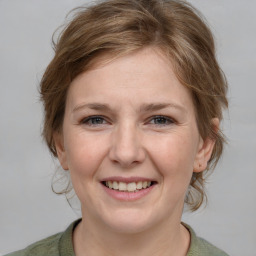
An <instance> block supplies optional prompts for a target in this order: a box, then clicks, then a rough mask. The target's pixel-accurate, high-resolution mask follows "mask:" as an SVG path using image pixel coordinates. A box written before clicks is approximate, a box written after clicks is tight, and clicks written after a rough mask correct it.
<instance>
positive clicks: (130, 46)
mask: <svg viewBox="0 0 256 256" xmlns="http://www.w3.org/2000/svg"><path fill="white" fill-rule="evenodd" d="M148 47H152V48H154V49H158V51H159V52H161V53H162V54H163V55H164V56H165V57H166V58H167V59H169V60H170V62H171V63H172V68H173V71H174V73H175V75H176V77H177V79H178V80H179V82H180V83H181V84H182V85H183V86H184V87H186V88H187V89H188V90H189V92H190V93H191V97H192V100H193V104H194V109H195V118H196V123H197V128H198V131H199V134H200V136H201V137H202V139H207V138H211V139H212V140H214V142H215V145H214V148H213V151H212V154H211V157H210V159H209V161H208V163H207V166H205V168H204V170H202V171H201V170H200V171H198V170H195V172H194V174H193V176H192V178H191V181H190V185H189V190H188V193H187V197H186V201H185V202H186V203H187V204H188V205H189V206H190V207H191V209H192V210H196V209H198V208H199V207H200V205H201V204H202V202H203V200H204V198H205V191H204V183H205V175H206V173H207V172H208V171H209V170H211V169H213V168H214V167H215V165H216V163H217V162H218V160H219V158H220V156H221V154H222V150H223V143H224V137H223V135H222V133H221V130H220V129H219V128H218V127H217V126H216V125H215V123H214V122H213V120H216V119H218V120H219V121H221V120H222V110H223V107H227V105H228V103H227V98H226V91H227V83H226V80H225V77H224V75H223V73H222V71H221V69H220V67H219V65H218V63H217V61H216V56H215V46H214V40H213V36H212V34H211V31H210V30H209V28H208V27H207V25H206V23H205V21H204V19H203V18H202V16H201V15H200V14H199V13H198V11H197V10H195V9H194V8H193V7H192V6H191V5H189V4H188V3H187V2H184V1H175V0H169V1H168V0H108V1H102V2H100V3H98V4H96V5H92V6H91V7H89V8H81V9H78V10H77V12H76V14H75V16H74V18H73V19H72V20H71V22H70V23H69V24H68V25H67V26H66V27H65V29H64V30H63V32H62V34H61V35H60V37H59V39H58V42H57V43H56V45H55V56H54V58H53V60H52V61H51V63H50V64H49V66H48V67H47V69H46V71H45V73H44V76H43V78H42V81H41V97H42V101H43V103H44V109H45V119H44V129H43V136H44V138H45V140H46V143H47V145H48V147H49V149H50V151H51V153H52V154H53V156H55V157H57V151H56V145H55V141H54V133H61V132H62V127H63V120H64V115H65V107H66V99H67V95H68V92H69V88H70V84H71V83H72V81H74V79H75V78H77V77H78V76H79V75H80V74H82V73H84V72H86V71H90V70H92V69H93V68H94V67H95V66H97V63H98V62H99V61H100V59H101V57H102V56H107V59H108V60H109V61H111V60H114V59H117V58H119V57H123V56H127V55H129V54H133V53H135V52H137V51H139V50H142V49H144V48H148Z"/></svg>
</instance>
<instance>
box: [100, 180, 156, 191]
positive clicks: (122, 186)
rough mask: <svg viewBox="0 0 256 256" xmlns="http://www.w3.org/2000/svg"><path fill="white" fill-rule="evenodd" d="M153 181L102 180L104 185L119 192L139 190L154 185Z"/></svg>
mask: <svg viewBox="0 0 256 256" xmlns="http://www.w3.org/2000/svg"><path fill="white" fill-rule="evenodd" d="M154 184H155V182H154V181H138V182H129V183H125V182H122V181H104V182H103V185H105V186H106V187H108V188H110V189H113V190H116V191H121V192H139V191H141V190H143V189H146V188H149V187H150V186H152V185H154Z"/></svg>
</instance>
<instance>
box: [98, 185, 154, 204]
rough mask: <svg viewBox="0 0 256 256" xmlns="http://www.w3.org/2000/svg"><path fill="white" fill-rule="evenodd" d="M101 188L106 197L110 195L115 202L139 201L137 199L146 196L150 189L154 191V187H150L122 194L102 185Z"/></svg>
mask: <svg viewBox="0 0 256 256" xmlns="http://www.w3.org/2000/svg"><path fill="white" fill-rule="evenodd" d="M102 186H103V189H104V190H105V191H106V192H107V194H108V195H110V196H111V197H113V198H115V199H117V200H121V201H135V200H139V199H141V198H143V197H145V196H146V195H148V194H149V193H150V192H151V191H152V189H154V187H155V185H152V186H150V187H148V188H145V189H141V190H139V191H137V192H122V191H118V190H114V189H110V188H108V187H106V186H104V185H103V184H102Z"/></svg>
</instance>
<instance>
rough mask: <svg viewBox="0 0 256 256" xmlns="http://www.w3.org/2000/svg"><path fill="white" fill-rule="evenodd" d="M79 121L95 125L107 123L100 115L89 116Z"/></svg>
mask: <svg viewBox="0 0 256 256" xmlns="http://www.w3.org/2000/svg"><path fill="white" fill-rule="evenodd" d="M81 123H82V124H85V125H89V126H97V125H104V124H107V121H106V120H105V119H104V117H102V116H89V117H86V118H84V119H82V121H81Z"/></svg>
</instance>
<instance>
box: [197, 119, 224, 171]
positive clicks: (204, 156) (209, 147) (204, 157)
mask: <svg viewBox="0 0 256 256" xmlns="http://www.w3.org/2000/svg"><path fill="white" fill-rule="evenodd" d="M211 123H212V126H213V129H214V130H215V132H218V130H219V125H220V121H219V119H218V118H213V119H212V121H211ZM214 145H215V139H213V138H210V137H207V138H206V139H205V140H203V139H202V138H201V137H200V142H199V146H198V152H197V155H196V158H195V161H194V172H202V171H204V170H205V169H206V168H207V164H208V161H209V160H210V158H211V155H212V151H213V148H214Z"/></svg>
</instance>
